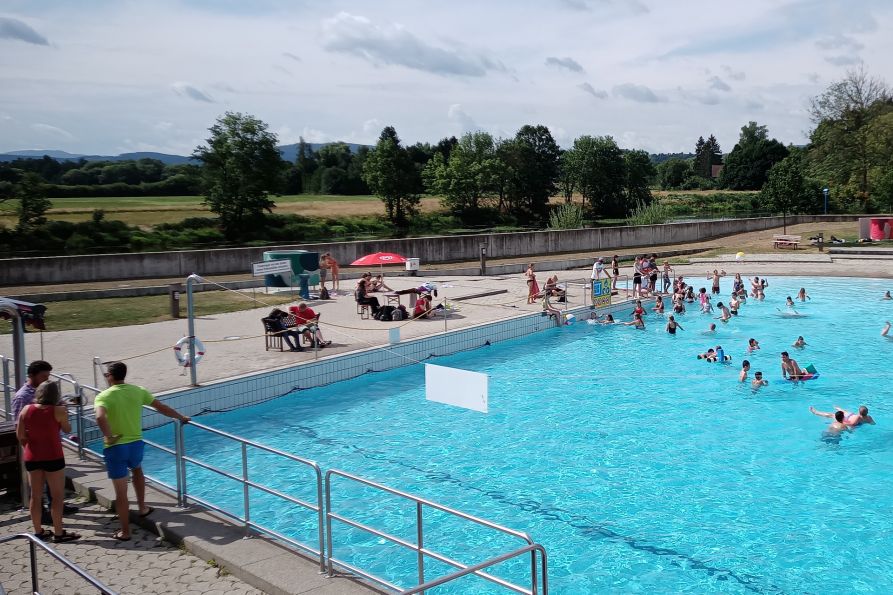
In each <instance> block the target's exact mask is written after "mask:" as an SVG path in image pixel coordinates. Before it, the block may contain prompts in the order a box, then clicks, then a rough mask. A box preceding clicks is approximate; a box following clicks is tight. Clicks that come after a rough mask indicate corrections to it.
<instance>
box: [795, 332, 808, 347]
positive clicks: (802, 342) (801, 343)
mask: <svg viewBox="0 0 893 595" xmlns="http://www.w3.org/2000/svg"><path fill="white" fill-rule="evenodd" d="M807 345H809V343H807V342H806V340H805V339H804V338H803V335H800V336H799V337H797V340H796V341H794V342H793V343H792V344H791V347H796V348H797V349H803V348H804V347H806V346H807Z"/></svg>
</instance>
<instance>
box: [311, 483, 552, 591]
mask: <svg viewBox="0 0 893 595" xmlns="http://www.w3.org/2000/svg"><path fill="white" fill-rule="evenodd" d="M333 477H340V478H343V479H347V480H348V481H352V482H354V483H358V484H361V485H364V486H366V487H369V488H373V489H375V490H378V491H380V492H384V493H387V494H391V495H393V496H397V497H399V498H403V499H404V500H409V501H410V502H413V503H415V509H416V519H415V525H416V527H415V529H416V542H412V541H408V540H405V539H402V538H400V537H397V536H396V535H391V534H390V533H386V532H384V531H379V530H378V529H375V528H374V527H370V526H369V525H366V524H364V523H361V522H359V521H355V520H352V519H349V518H347V517H345V516H342V515H340V514H338V513H336V512H334V511H333V510H332V478H333ZM426 507H427V508H431V509H434V510H438V511H440V512H445V513H447V514H449V515H452V516H454V517H457V518H460V519H464V520H466V521H469V522H471V523H475V524H477V525H481V526H483V527H487V528H489V529H493V530H494V531H498V532H501V533H504V534H506V535H509V536H512V537H515V538H517V539H520V540H522V541H524V542H525V544H526V546H530V547H525V548H522V550H515V551H513V552H510V553H509V554H504V555H503V556H505V557H503V556H499V557H498V559H497V558H494V559H492V560H488V561H487V562H486V563H483V564H484V566H482V567H481V568H476V566H477V565H474V566H469V565H466V564H463V563H462V562H459V561H457V560H454V559H452V558H449V557H447V556H445V555H443V554H440V553H438V552H436V551H434V550H432V549H429V548H428V547H425V535H424V510H425V508H426ZM333 520H336V521H340V522H342V523H344V524H346V525H347V526H349V527H352V528H354V529H357V530H360V531H364V532H366V533H371V534H372V535H375V536H376V537H380V538H382V539H385V540H387V541H389V542H391V543H395V544H397V545H399V546H401V547H404V548H406V549H409V550H412V551H414V552H416V566H417V573H418V580H419V586H424V585H425V584H426V583H425V557H426V556H427V557H430V558H433V559H435V560H437V561H439V562H443V563H444V564H447V565H449V566H452V567H454V568H458V569H459V570H460V571H464V572H462V573H460V574H458V575H457V576H455V577H453V576H452V575H449V576H450V577H451V578H449V579H447V580H454V579H455V578H461V577H462V576H466V575H468V574H474V575H475V576H478V577H480V578H482V579H485V580H487V581H490V582H492V583H495V584H497V585H499V586H501V587H504V588H506V589H509V590H511V591H514V592H515V593H525V594H527V595H537V594H538V593H539V590H538V583H539V581H538V579H537V556H536V552H537V551H543V548H542V546H537V544H535V543H534V542H533V540H532V539H531V538H530V536H529V535H528V534H527V533H522V532H521V531H515V530H514V529H509V528H508V527H503V526H502V525H497V524H496V523H492V522H490V521H487V520H484V519H481V518H478V517H475V516H472V515H470V514H466V513H464V512H460V511H458V510H455V509H453V508H449V507H448V506H444V505H442V504H438V503H436V502H432V501H431V500H427V499H425V498H420V497H418V496H415V495H413V494H409V493H407V492H403V491H400V490H395V489H393V488H389V487H387V486H385V485H382V484H380V483H377V482H374V481H370V480H368V479H365V478H362V477H360V476H358V475H353V474H351V473H347V472H346V471H340V470H338V469H330V470H328V471H327V472H326V544H327V548H328V550H327V557H328V570H329V576H333V575H334V572H335V566H336V565H337V566H339V567H341V568H344V569H345V570H348V571H350V572H352V573H354V574H357V575H359V576H361V577H363V578H365V579H367V580H369V581H372V582H374V583H376V584H379V585H382V586H383V587H386V588H388V589H394V590H396V591H402V589H401V588H400V587H399V586H397V585H395V584H394V583H392V582H390V581H388V580H386V579H384V578H381V577H379V576H376V575H374V574H372V573H370V572H366V571H364V570H362V569H360V568H357V567H356V566H353V565H352V564H350V563H348V562H346V561H344V560H340V559H338V558H336V557H335V552H334V549H333V537H332V521H333ZM527 552H529V553H530V589H526V588H524V587H521V586H519V585H516V584H514V583H512V582H510V581H507V580H505V579H503V578H500V577H498V576H495V575H492V574H489V573H486V572H484V571H483V568H485V567H488V566H492V565H493V564H497V563H499V562H502V561H505V560H508V559H509V558H514V557H517V556H519V555H521V554H522V553H527ZM542 570H543V575H544V577H545V573H546V557H545V553H544V552H543V556H542ZM442 578H444V579H446V578H447V577H442ZM434 582H437V584H438V585H440V584H443V583H444V582H447V581H446V580H440V579H438V580H437V581H434ZM418 588H419V587H416V588H415V589H416V590H414V591H411V592H424V589H422V590H418ZM425 588H428V587H425ZM547 589H548V579H546V578H544V580H543V594H544V595H545V594H547V592H548V591H547Z"/></svg>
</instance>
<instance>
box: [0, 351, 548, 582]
mask: <svg viewBox="0 0 893 595" xmlns="http://www.w3.org/2000/svg"><path fill="white" fill-rule="evenodd" d="M0 358H2V360H0V361H2V366H3V371H4V381H3V387H4V391H5V395H6V397H5V400H6V402H8V401H9V399H10V394H11V392H14V391H15V388H14V386H13V385H12V384H11V383H10V381H9V380H8V378H7V375H6V373H7V371H8V370H9V369H10V366H11V365H12V364H13V360H12V359H11V358H7V357H4V356H0ZM51 377H52V378H53V379H55V381H56V382H58V383H59V384H60V389H62V390H61V391H60V392H61V393H62V395H63V397H66V398H70V399H72V402H73V403H74V404H75V405H74V406H73V408H72V409H73V411H72V412H71V413H70V415H71V417H72V418H73V419H72V421H73V426H74V427H73V428H72V429H73V430H75V435H74V436H71V437H63V441H64V442H66V443H67V444H70V445H71V446H72V447H74V448H77V450H78V455H79V457H80V458H81V459H82V460H86V459H88V458H91V459H94V460H102V455H101V454H100V453H97V452H94V451H92V450H90V449H88V448H87V447H86V444H87V443H88V441H89V440H91V439H98V438H99V437H100V436H99V434H98V429H97V428H95V427H93V428H92V429H91V428H90V427H88V424H89V425H90V426H92V425H93V424H95V418H94V417H93V412H92V408H88V407H87V395H88V394H89V393H93V396H94V397H95V395H96V394H98V393H99V392H101V390H100V389H99V388H96V387H94V386H90V385H86V384H81V383H80V382H78V381H77V379H76V378H75V377H74V376H73V375H72V374H69V373H58V374H57V373H52V374H51ZM143 409H144V410H146V411H149V412H151V413H153V414H155V415H160V414H159V413H158V412H157V411H156V410H155V409H152V408H151V407H148V406H144V407H143ZM7 410H8V409H7ZM172 423H173V437H172V438H173V444H174V448H169V447H168V446H165V445H163V444H159V443H157V442H154V441H152V440H147V439H146V438H145V437H144V438H143V441H144V442H145V444H146V445H147V446H150V447H152V448H155V449H157V450H159V451H160V452H163V453H165V454H167V455H169V456H172V457H174V461H175V477H176V479H175V482H174V484H171V483H170V482H169V481H165V480H163V479H162V478H159V477H155V476H152V475H149V474H146V479H148V480H149V481H150V482H152V483H153V484H154V485H155V486H157V487H160V488H161V489H162V490H163V491H167V492H169V493H170V494H171V495H173V496H175V497H176V499H177V503H178V506H181V507H186V506H188V505H189V503H190V502H194V503H197V504H199V505H201V506H203V507H205V508H207V509H209V510H212V511H215V512H217V513H219V514H221V515H222V516H224V517H226V518H229V519H232V520H235V521H236V522H238V523H240V524H241V525H242V526H243V527H244V530H245V534H246V536H247V535H248V534H249V533H250V531H251V530H255V531H257V532H259V533H262V534H266V535H269V536H272V537H274V538H276V539H278V540H280V541H283V542H285V543H286V544H288V545H290V546H292V547H294V548H296V549H297V550H299V551H302V552H306V553H309V554H312V555H313V556H314V557H317V558H318V560H319V570H320V572H321V573H328V575H329V576H332V575H333V574H334V569H335V566H336V565H337V566H338V567H340V568H342V569H344V570H347V571H349V572H351V573H353V574H355V575H357V576H359V577H361V578H365V579H367V580H369V581H371V582H374V583H376V584H379V585H382V586H384V587H386V588H389V589H393V590H395V591H401V588H400V587H398V586H397V585H394V584H392V583H390V582H388V581H386V580H385V579H382V578H380V577H377V576H375V575H373V574H371V573H369V572H366V571H364V570H362V569H361V568H358V567H356V566H354V565H352V564H350V563H348V562H346V561H344V560H340V559H338V558H335V557H334V550H333V548H334V540H333V536H332V522H333V521H339V522H342V523H345V524H347V525H349V526H351V527H353V528H355V529H358V530H362V531H366V532H369V533H372V534H374V535H376V536H378V537H381V538H383V539H386V540H388V541H391V542H393V543H396V544H398V545H401V546H403V547H405V548H409V549H411V550H413V551H415V552H416V553H417V556H418V558H417V567H418V568H417V570H418V581H419V585H418V586H416V587H413V588H412V590H410V591H409V592H411V593H424V591H425V590H427V589H431V588H433V587H435V586H439V585H442V584H444V583H446V582H449V581H452V580H456V579H459V578H462V577H464V576H468V575H475V576H477V577H480V578H482V579H484V580H487V581H490V582H492V583H494V584H497V585H499V586H501V587H504V588H506V589H508V590H510V591H513V592H516V593H524V594H527V595H538V594H539V593H540V592H541V593H543V594H547V593H548V579H547V576H546V572H547V561H546V552H545V549H544V548H543V547H542V546H541V545H538V544H536V543H534V542H533V540H532V539H531V538H530V536H529V535H527V534H526V533H523V532H520V531H515V530H513V529H510V528H508V527H503V526H501V525H498V524H496V523H492V522H490V521H487V520H485V519H481V518H478V517H475V516H472V515H469V514H466V513H463V512H460V511H458V510H454V509H452V508H449V507H446V506H443V505H441V504H438V503H436V502H432V501H430V500H427V499H424V498H420V497H417V496H414V495H412V494H409V493H406V492H402V491H400V490H396V489H393V488H389V487H387V486H384V485H382V484H379V483H376V482H373V481H370V480H368V479H364V478H362V477H359V476H357V475H352V474H350V473H346V472H344V471H339V470H334V469H333V470H330V471H328V472H327V473H326V476H325V494H323V475H322V470H321V468H320V467H319V465H318V464H317V463H316V462H314V461H311V460H308V459H304V458H302V457H298V456H295V455H292V454H289V453H287V452H284V451H281V450H278V449H275V448H271V447H268V446H265V445H263V444H260V443H258V442H254V441H252V440H248V439H245V438H242V437H240V436H236V435H234V434H230V433H228V432H223V431H221V430H217V429H214V428H211V427H209V426H206V425H204V424H200V423H196V422H194V421H190V422H189V423H188V424H184V423H182V422H180V421H174V422H172ZM186 425H189V426H191V427H193V428H195V429H196V430H198V431H202V432H207V433H209V434H212V435H214V436H218V437H220V438H224V439H226V440H228V441H231V442H235V443H237V444H238V445H239V448H240V450H241V474H237V473H234V472H230V471H227V470H225V469H221V468H220V467H217V466H215V465H212V464H210V463H207V462H205V461H202V460H200V459H198V458H197V457H194V456H189V454H188V453H187V445H186V438H185V432H184V427H185V426H186ZM158 427H161V426H158ZM249 449H256V450H258V451H261V452H263V453H268V454H271V455H274V456H276V457H281V458H283V459H285V460H288V461H291V462H294V463H298V464H300V465H302V466H304V467H308V468H310V469H311V470H312V472H313V477H314V479H315V488H316V503H313V502H312V501H305V500H302V499H301V498H297V497H294V496H291V495H289V494H287V493H285V492H283V491H281V490H280V489H277V488H275V487H271V486H269V485H264V484H263V483H260V482H258V481H255V480H253V479H252V475H253V474H252V469H251V468H250V466H249V460H250V458H249V456H248V453H249ZM188 464H191V465H195V466H197V467H199V468H201V469H204V470H206V471H209V472H212V473H215V474H217V475H220V476H222V477H224V478H226V479H229V480H232V481H235V482H237V483H239V484H240V485H241V486H242V499H243V500H242V514H241V515H239V514H237V513H234V512H232V511H230V510H227V509H225V508H223V507H221V506H219V505H217V504H215V503H213V502H211V501H209V500H207V499H205V498H201V497H199V496H197V495H195V494H190V492H189V489H188V486H189V481H188V473H187V466H188ZM260 472H263V471H260ZM335 476H337V477H341V478H344V479H347V480H349V481H353V482H356V483H359V484H362V485H365V486H367V487H371V488H374V489H376V490H379V491H382V492H385V493H389V494H392V495H395V496H398V497H400V498H403V499H406V500H409V501H412V502H414V503H415V505H416V523H417V527H416V531H417V539H418V542H417V543H412V542H409V541H406V540H403V539H400V538H399V537H396V536H393V535H390V534H387V533H384V532H381V531H378V530H377V529H374V528H373V527H369V526H367V525H364V524H362V523H360V522H358V521H354V520H351V519H349V518H347V517H346V516H343V515H341V514H338V513H335V512H334V511H333V510H332V503H331V500H332V486H331V484H332V481H331V480H332V477H335ZM251 489H256V490H259V491H261V492H263V493H265V494H269V495H271V496H274V497H276V498H279V499H281V500H284V501H286V502H289V503H291V504H293V505H296V506H299V507H301V508H302V509H305V510H309V511H311V512H313V513H315V516H316V525H317V540H316V543H315V544H314V545H308V544H306V543H302V542H300V541H297V540H295V539H293V538H290V537H288V536H286V535H283V534H282V533H280V532H279V531H276V530H275V529H273V528H271V527H268V526H265V525H263V524H260V523H257V522H255V521H254V520H252V518H251V496H250V490H251ZM26 490H27V488H26V487H24V488H23V497H24V494H27V491H26ZM426 507H427V508H431V509H434V510H438V511H440V512H444V513H447V514H449V515H452V516H454V517H457V518H460V519H464V520H466V521H469V522H471V523H475V524H478V525H481V526H484V527H487V528H489V529H492V530H494V531H497V532H501V533H503V534H505V535H509V536H511V537H514V538H517V539H520V540H523V541H524V543H525V546H524V547H523V548H521V549H517V550H514V551H511V552H507V553H504V554H501V555H500V556H497V557H496V558H491V559H489V560H486V561H484V562H481V563H479V564H475V565H467V564H464V563H462V562H459V561H457V560H453V559H451V558H449V557H447V556H446V555H443V554H441V553H438V552H436V551H434V550H432V549H429V548H427V547H425V546H424V531H423V520H424V509H425V508H426ZM12 538H14V537H11V538H7V540H8V539H12ZM0 543H2V540H0ZM38 545H41V546H43V544H42V543H38ZM314 546H315V547H314ZM32 549H33V545H32ZM45 549H46V548H45ZM48 551H50V552H51V553H52V554H53V555H54V557H56V558H57V559H60V560H61V557H59V556H58V555H57V554H55V552H53V551H52V550H49V549H48ZM537 552H539V554H540V556H539V559H538V557H537ZM528 553H529V554H530V587H529V588H525V587H523V586H520V585H517V584H514V583H512V582H510V581H508V580H506V579H503V578H500V577H498V576H495V575H493V574H489V573H487V572H484V569H485V568H488V567H490V566H493V565H495V564H499V563H500V562H504V561H507V560H509V559H512V558H517V557H518V556H521V555H525V554H528ZM426 557H429V558H432V559H434V560H437V561H439V562H442V563H444V564H447V565H449V566H452V567H454V568H456V569H458V571H457V572H455V573H452V574H450V575H447V576H444V577H440V578H438V579H436V580H434V581H431V582H430V583H425V558H426ZM32 559H33V553H32ZM63 562H65V561H64V560H63ZM538 563H539V568H540V569H541V570H540V571H539V572H538V566H537V565H538ZM66 565H68V564H66ZM75 571H76V572H78V574H81V575H82V576H85V578H87V577H86V575H84V574H83V572H82V571H78V570H75ZM538 577H541V579H540V578H538ZM34 580H36V579H34ZM88 580H89V579H88ZM540 583H541V585H542V587H541V589H542V590H540ZM101 592H103V593H112V591H108V590H106V591H101ZM35 593H37V590H36V588H35Z"/></svg>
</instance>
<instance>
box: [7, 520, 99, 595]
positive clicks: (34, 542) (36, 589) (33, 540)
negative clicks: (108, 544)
mask: <svg viewBox="0 0 893 595" xmlns="http://www.w3.org/2000/svg"><path fill="white" fill-rule="evenodd" d="M15 539H25V540H27V541H28V545H29V548H30V554H31V592H32V593H35V594H36V595H39V594H40V583H39V580H38V576H37V548H36V547H35V546H39V547H40V548H41V549H43V550H44V551H45V552H46V553H48V554H49V555H50V556H52V557H53V558H55V559H56V560H57V561H59V562H61V563H62V564H63V565H64V566H65V567H66V568H68V569H69V570H71V571H73V572H74V573H75V574H77V575H78V576H80V577H81V578H82V579H84V580H85V581H87V582H88V583H90V585H91V586H92V587H93V588H94V589H96V590H97V591H99V592H100V593H102V595H117V593H116V592H115V591H112V590H111V589H110V588H109V587H107V586H106V585H104V584H103V583H101V582H99V581H98V580H97V579H95V578H93V576H91V575H90V574H88V573H87V571H85V570H84V569H83V568H81V567H80V566H78V565H77V564H75V563H74V562H72V561H71V560H69V559H68V558H66V557H65V556H63V555H62V554H60V553H59V552H57V551H56V550H54V549H53V548H51V547H50V546H48V545H47V544H45V543H44V542H43V541H41V540H40V538H38V537H35V536H34V535H31V534H30V533H19V534H17V535H7V536H6V537H0V544H2V543H8V542H10V541H13V540H15ZM0 591H2V587H0Z"/></svg>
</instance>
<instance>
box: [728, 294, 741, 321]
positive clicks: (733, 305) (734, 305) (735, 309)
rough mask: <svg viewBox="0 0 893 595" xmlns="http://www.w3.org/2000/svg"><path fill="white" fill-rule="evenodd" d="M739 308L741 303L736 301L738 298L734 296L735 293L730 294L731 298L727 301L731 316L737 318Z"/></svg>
mask: <svg viewBox="0 0 893 595" xmlns="http://www.w3.org/2000/svg"><path fill="white" fill-rule="evenodd" d="M740 307H741V302H740V301H738V296H737V295H735V292H734V291H733V292H732V298H731V299H730V300H729V312H731V313H732V316H738V308H740Z"/></svg>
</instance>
